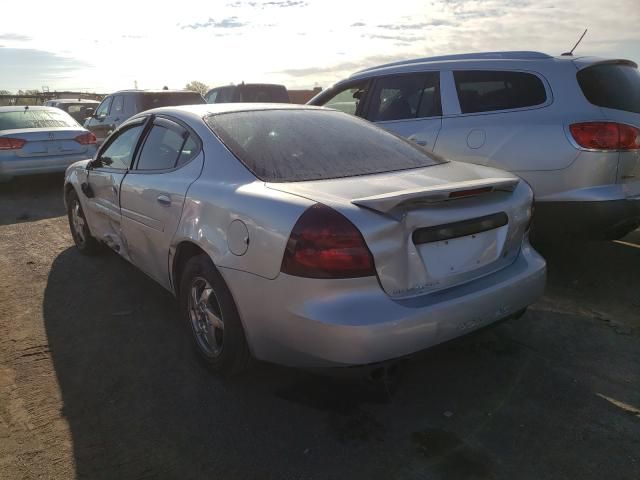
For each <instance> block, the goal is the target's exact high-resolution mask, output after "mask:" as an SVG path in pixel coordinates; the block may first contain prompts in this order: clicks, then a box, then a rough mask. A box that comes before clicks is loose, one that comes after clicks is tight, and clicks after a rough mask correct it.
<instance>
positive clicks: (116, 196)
mask: <svg viewBox="0 0 640 480" xmlns="http://www.w3.org/2000/svg"><path fill="white" fill-rule="evenodd" d="M143 127H144V124H143V121H140V122H136V123H134V124H132V125H129V126H127V127H126V128H124V129H123V130H122V131H120V132H118V133H117V134H116V135H114V136H113V137H112V138H110V139H109V141H108V143H107V144H105V145H104V146H103V148H101V149H100V152H99V153H98V155H96V159H95V160H94V161H93V162H92V163H91V167H90V169H89V172H88V175H87V183H88V185H89V187H90V189H91V192H92V194H93V196H92V197H90V198H88V199H87V200H88V202H87V205H88V208H87V212H86V214H87V216H88V221H89V225H90V227H91V233H92V235H93V236H94V237H96V238H97V239H99V240H102V241H103V242H104V243H106V244H107V245H109V246H110V247H111V248H113V249H114V250H116V251H117V252H118V253H120V254H121V255H123V256H125V257H128V255H127V249H126V245H125V244H124V243H123V240H122V232H121V214H120V184H121V183H122V179H123V178H124V177H125V175H126V173H127V170H128V169H129V168H130V167H131V161H132V159H133V155H134V152H135V149H136V145H137V142H138V139H139V138H140V134H141V133H142V130H143Z"/></svg>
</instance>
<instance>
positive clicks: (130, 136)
mask: <svg viewBox="0 0 640 480" xmlns="http://www.w3.org/2000/svg"><path fill="white" fill-rule="evenodd" d="M142 127H143V125H142V124H140V125H136V126H133V127H129V128H127V129H126V130H123V131H121V132H118V133H116V134H115V136H114V137H113V138H112V139H110V141H109V145H108V146H107V147H106V148H105V149H104V150H103V151H102V152H101V153H100V157H99V160H100V163H99V164H98V165H99V166H103V167H108V168H117V169H119V170H126V169H128V168H129V167H130V166H131V160H132V159H133V153H134V150H135V148H136V143H137V142H138V137H139V136H140V133H141V132H142ZM100 164H101V165H100Z"/></svg>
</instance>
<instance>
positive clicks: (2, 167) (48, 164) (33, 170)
mask: <svg viewBox="0 0 640 480" xmlns="http://www.w3.org/2000/svg"><path fill="white" fill-rule="evenodd" d="M94 153H95V147H94V148H93V149H90V150H88V151H87V152H86V153H83V154H81V155H60V156H50V157H39V158H22V157H12V158H9V159H3V158H0V177H17V176H20V175H33V174H39V173H54V172H64V171H65V170H66V168H67V167H68V166H69V165H71V164H72V163H74V162H77V161H78V160H86V159H87V158H91V157H92V156H93V154H94Z"/></svg>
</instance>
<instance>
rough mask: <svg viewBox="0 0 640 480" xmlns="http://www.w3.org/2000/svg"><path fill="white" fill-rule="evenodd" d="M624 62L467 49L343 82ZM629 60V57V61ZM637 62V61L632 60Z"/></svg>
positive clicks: (395, 64)
mask: <svg viewBox="0 0 640 480" xmlns="http://www.w3.org/2000/svg"><path fill="white" fill-rule="evenodd" d="M608 61H615V62H618V61H620V62H622V61H623V60H606V59H603V58H598V57H584V56H577V57H574V56H573V55H557V56H551V55H548V54H546V53H542V52H532V51H508V52H477V53H463V54H456V55H444V56H437V57H425V58H414V59H408V60H402V61H398V62H393V63H387V64H384V65H378V66H374V67H370V68H366V69H364V70H359V71H358V72H355V73H353V74H352V75H351V76H349V77H348V78H347V79H345V80H342V81H341V82H339V83H342V82H344V81H350V80H357V79H364V78H369V77H374V76H381V75H389V74H397V73H409V72H419V71H421V70H424V69H426V70H432V69H434V70H435V69H438V68H443V67H449V68H451V67H452V66H455V67H466V68H483V67H484V68H488V67H492V68H493V67H496V66H499V67H502V68H523V69H524V68H527V66H530V65H531V64H532V63H534V62H541V63H544V64H548V65H550V64H553V63H556V64H569V63H573V64H574V65H577V66H578V68H581V67H584V66H587V65H591V64H593V63H599V62H608ZM627 62H629V61H627ZM630 63H633V62H630Z"/></svg>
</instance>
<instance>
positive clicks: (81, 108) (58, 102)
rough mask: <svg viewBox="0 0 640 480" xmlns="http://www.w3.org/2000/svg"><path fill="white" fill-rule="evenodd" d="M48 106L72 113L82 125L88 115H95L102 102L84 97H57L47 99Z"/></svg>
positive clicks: (46, 104)
mask: <svg viewBox="0 0 640 480" xmlns="http://www.w3.org/2000/svg"><path fill="white" fill-rule="evenodd" d="M44 105H45V106H47V107H56V108H59V109H60V110H64V111H65V112H67V113H68V114H69V115H71V116H72V117H73V118H74V119H75V121H76V122H78V123H79V124H80V125H82V124H83V123H84V121H85V120H86V119H87V117H90V116H91V115H93V112H95V110H96V108H97V107H98V105H100V102H98V101H97V100H86V99H84V98H78V99H71V98H57V99H55V100H47V101H46V102H45V103H44Z"/></svg>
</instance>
